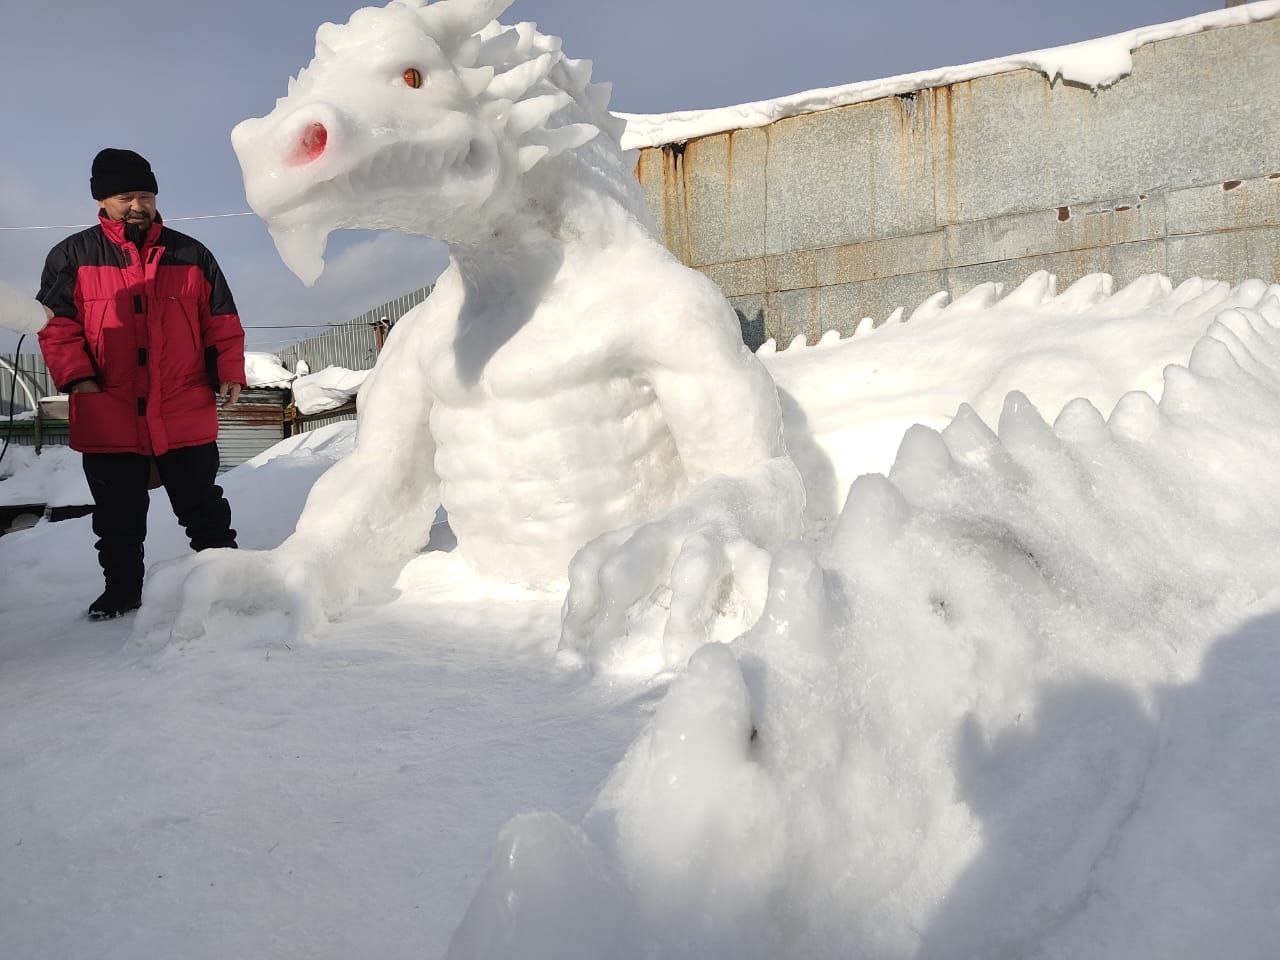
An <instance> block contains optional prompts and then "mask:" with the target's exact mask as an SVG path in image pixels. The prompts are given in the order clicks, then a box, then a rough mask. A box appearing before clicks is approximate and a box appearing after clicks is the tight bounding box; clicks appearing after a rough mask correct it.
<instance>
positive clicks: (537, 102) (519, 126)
mask: <svg viewBox="0 0 1280 960" xmlns="http://www.w3.org/2000/svg"><path fill="white" fill-rule="evenodd" d="M571 103H573V98H572V97H571V96H569V95H568V94H567V93H564V92H562V91H560V90H557V91H556V92H555V93H544V94H543V95H541V96H538V97H530V98H529V99H528V100H521V101H520V102H519V103H517V104H516V105H515V106H513V107H512V108H511V112H510V113H509V114H507V130H508V131H510V133H511V135H512V136H513V137H520V136H522V135H523V134H526V133H528V132H529V131H530V130H532V129H534V128H535V127H537V126H538V125H539V124H541V123H545V122H546V121H547V119H548V118H549V117H550V116H551V115H552V114H553V113H555V112H556V111H557V110H563V109H564V108H565V107H567V106H568V105H569V104H571Z"/></svg>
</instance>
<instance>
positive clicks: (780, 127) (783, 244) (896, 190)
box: [766, 97, 935, 254]
mask: <svg viewBox="0 0 1280 960" xmlns="http://www.w3.org/2000/svg"><path fill="white" fill-rule="evenodd" d="M766 130H767V132H768V135H769V163H768V171H767V173H768V209H767V217H768V226H767V238H766V252H768V253H771V254H772V253H789V252H791V251H793V250H808V249H812V248H814V247H829V246H843V245H845V244H850V243H857V242H860V241H863V240H872V239H876V238H880V237H891V236H898V235H901V234H909V233H922V232H927V231H930V230H932V229H933V228H934V225H935V216H934V210H933V197H932V193H931V191H930V190H929V189H928V181H929V170H928V162H929V160H928V150H927V148H926V140H927V130H926V128H925V123H924V121H923V119H922V118H921V117H920V116H919V112H918V110H917V109H916V106H915V102H914V100H909V99H904V98H901V97H888V98H887V99H884V100H876V101H873V102H871V103H863V104H857V105H855V106H851V107H841V108H839V109H835V110H826V111H823V112H821V113H814V114H807V115H805V116H801V117H795V118H793V119H790V120H780V121H778V122H777V123H775V124H773V125H772V126H770V127H767V128H766Z"/></svg>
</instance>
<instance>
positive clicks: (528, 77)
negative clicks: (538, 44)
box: [490, 53, 555, 100]
mask: <svg viewBox="0 0 1280 960" xmlns="http://www.w3.org/2000/svg"><path fill="white" fill-rule="evenodd" d="M554 62H555V55H554V54H550V53H544V54H542V56H540V57H535V58H534V59H532V60H526V61H525V62H524V63H522V64H520V65H519V66H516V67H512V68H511V69H510V70H508V71H506V72H505V73H500V74H498V76H497V77H496V78H494V81H493V84H492V86H491V87H490V92H491V93H492V95H493V96H495V97H502V98H503V99H506V100H519V99H520V98H521V97H523V96H524V95H525V94H526V93H528V92H529V91H530V90H531V89H532V88H533V86H534V84H536V83H538V82H539V81H540V80H542V79H544V78H545V77H546V76H547V74H548V73H550V72H551V67H552V65H553V64H554Z"/></svg>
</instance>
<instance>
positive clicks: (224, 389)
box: [218, 380, 241, 410]
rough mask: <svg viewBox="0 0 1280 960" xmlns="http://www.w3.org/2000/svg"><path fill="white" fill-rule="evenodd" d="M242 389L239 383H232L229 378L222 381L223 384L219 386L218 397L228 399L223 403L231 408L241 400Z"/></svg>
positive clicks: (225, 406)
mask: <svg viewBox="0 0 1280 960" xmlns="http://www.w3.org/2000/svg"><path fill="white" fill-rule="evenodd" d="M240 390H241V387H240V384H238V383H231V382H230V381H227V380H224V381H223V382H222V386H221V387H219V388H218V398H219V399H220V400H225V401H226V403H224V404H223V407H224V409H227V410H230V409H231V408H232V407H234V406H235V405H236V404H237V403H239V402H240Z"/></svg>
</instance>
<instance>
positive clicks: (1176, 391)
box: [449, 297, 1280, 960]
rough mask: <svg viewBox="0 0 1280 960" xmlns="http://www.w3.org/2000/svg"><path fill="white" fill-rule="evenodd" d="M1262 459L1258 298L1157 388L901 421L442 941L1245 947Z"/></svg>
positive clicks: (916, 948)
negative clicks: (814, 539)
mask: <svg viewBox="0 0 1280 960" xmlns="http://www.w3.org/2000/svg"><path fill="white" fill-rule="evenodd" d="M879 335H880V334H877V336H879ZM1278 460H1280V299H1276V298H1275V297H1267V298H1266V299H1265V300H1263V301H1262V302H1261V303H1260V304H1258V306H1257V307H1256V308H1249V307H1232V308H1230V309H1226V310H1223V311H1222V312H1220V313H1219V314H1218V315H1217V318H1216V319H1215V320H1214V321H1213V322H1212V323H1211V324H1210V325H1209V327H1208V330H1207V332H1205V334H1204V335H1203V336H1202V337H1200V338H1199V339H1198V340H1197V341H1196V342H1195V344H1194V347H1193V349H1192V350H1191V351H1190V360H1189V361H1188V362H1187V363H1186V364H1185V365H1170V366H1168V367H1167V368H1166V369H1165V371H1164V376H1163V384H1162V389H1161V391H1160V399H1159V401H1158V402H1157V401H1156V400H1154V399H1153V398H1152V396H1151V395H1149V394H1148V393H1146V392H1141V391H1134V392H1131V393H1128V394H1126V395H1125V396H1123V397H1122V398H1121V399H1120V401H1119V402H1118V403H1117V404H1116V406H1115V409H1114V410H1113V411H1112V413H1111V415H1110V417H1108V418H1104V417H1103V415H1102V414H1101V413H1100V412H1099V411H1098V409H1097V408H1096V407H1095V406H1094V405H1093V404H1091V403H1090V402H1089V401H1087V400H1085V399H1077V400H1074V401H1072V402H1071V403H1068V404H1066V406H1065V407H1064V408H1063V409H1062V411H1061V413H1059V414H1058V416H1057V418H1056V420H1055V422H1054V424H1053V426H1050V425H1049V424H1047V423H1046V422H1045V421H1044V420H1043V419H1042V418H1041V416H1040V413H1039V411H1038V410H1037V409H1036V407H1035V406H1034V405H1033V404H1032V403H1031V402H1030V401H1029V400H1028V399H1027V397H1026V396H1025V395H1023V394H1019V393H1016V392H1015V393H1010V394H1009V395H1008V396H1007V397H1006V398H1005V400H1004V404H1003V407H1002V409H1001V411H1000V415H999V419H998V422H996V424H995V429H994V430H993V429H991V427H990V426H988V424H987V423H986V422H984V420H983V419H982V418H981V417H980V416H979V415H978V414H977V413H976V412H975V411H974V409H973V408H972V407H970V406H967V405H966V406H963V407H961V409H960V411H959V413H958V414H957V415H956V416H955V418H954V419H952V420H951V421H950V423H948V424H947V425H946V427H945V428H944V429H943V430H942V431H941V432H939V431H936V430H933V429H929V428H927V427H924V426H915V427H912V428H911V429H910V430H908V431H907V433H906V435H905V436H904V437H903V438H902V442H901V446H900V449H899V451H898V454H897V457H896V459H895V461H894V463H893V466H892V468H891V470H890V471H889V474H888V476H887V477H886V476H884V475H878V474H871V475H866V476H863V477H861V478H859V479H858V480H857V482H856V483H854V484H853V487H852V489H851V490H850V492H849V495H848V499H847V502H846V504H845V506H844V509H843V510H842V511H841V513H840V516H839V518H838V521H837V523H836V525H835V527H834V530H833V531H832V535H831V537H830V538H829V539H828V540H827V541H825V542H823V543H822V544H820V545H817V546H810V545H805V544H801V543H795V544H792V545H790V546H789V547H787V548H785V549H784V550H782V551H780V552H778V553H777V554H776V555H775V556H774V559H773V565H772V570H771V572H770V583H769V587H768V593H767V599H766V603H765V610H764V614H763V615H762V616H761V618H760V620H759V622H758V623H757V624H756V626H755V627H754V628H753V629H752V630H751V631H750V632H749V633H747V634H746V635H745V636H743V637H742V638H741V639H739V640H738V641H736V642H735V643H733V644H732V645H710V646H707V647H704V648H702V649H701V650H699V651H698V652H697V653H696V654H695V655H694V656H693V657H692V659H691V660H690V662H689V665H688V668H687V670H686V672H685V673H684V674H683V675H682V676H680V677H679V678H678V679H677V680H676V681H675V682H674V683H673V684H672V686H671V688H670V691H669V693H668V695H667V697H666V699H665V700H664V701H663V702H662V703H661V705H660V706H659V708H658V710H657V712H656V715H655V716H654V718H653V721H652V722H651V724H650V726H649V728H648V729H647V730H646V732H645V733H644V734H643V735H642V736H641V737H640V738H639V739H638V740H637V741H636V742H635V743H634V744H633V746H632V747H631V749H630V750H629V751H628V753H627V755H626V757H625V758H624V759H623V761H622V762H621V763H620V764H619V766H618V767H617V768H616V769H615V770H614V772H613V773H612V775H611V776H610V777H609V779H608V780H607V782H606V783H605V784H604V785H603V787H602V789H601V791H600V793H599V796H598V798H597V800H596V802H595V804H594V807H593V809H592V811H591V812H590V813H589V814H588V816H587V817H586V818H585V820H584V821H583V823H582V825H581V826H580V827H573V826H570V825H569V824H567V823H564V822H563V821H557V820H556V819H555V818H553V817H550V816H549V815H547V816H539V817H524V818H520V819H517V820H515V821H513V822H512V823H511V824H510V825H509V826H508V828H507V830H506V831H505V832H504V833H503V835H502V838H501V839H500V842H499V847H498V850H497V853H496V856H495V860H494V865H493V867H492V868H491V869H490V871H489V874H488V876H487V877H486V878H485V880H484V882H483V883H482V884H481V887H480V891H479V893H478V894H477V898H476V900H475V901H474V902H473V904H472V906H471V909H470V910H469V911H468V913H467V916H466V918H465V919H464V921H463V923H462V925H461V926H460V928H459V929H458V931H457V933H456V934H455V937H454V940H453V944H452V948H451V950H450V954H449V956H450V957H452V958H454V960H462V958H481V957H484V958H494V957H510V956H529V955H538V956H565V957H577V956H583V957H585V956H597V955H603V954H602V953H601V950H604V951H605V952H607V953H608V955H610V956H617V957H675V956H681V957H687V956H708V955H714V956H735V957H760V958H773V957H780V956H804V957H821V956H831V957H835V956H840V957H848V956H859V957H878V958H886V957H978V956H981V957H1048V956H1089V957H1117V958H1119V957H1134V956H1151V957H1162V958H1165V957H1188V958H1192V957H1203V956H1210V955H1230V956H1247V957H1263V956H1266V955H1268V954H1269V951H1270V950H1271V943H1272V930H1273V924H1274V904H1275V898H1276V892H1277V890H1280V860H1277V858H1276V856H1275V837H1274V824H1275V823H1276V822H1278V820H1280V789H1277V788H1280V775H1278V774H1277V773H1276V770H1275V764H1274V763H1273V762H1271V759H1270V758H1271V756H1272V754H1273V752H1274V744H1275V742H1276V738H1277V736H1280V708H1278V707H1277V704H1280V644H1278V643H1277V642H1276V641H1277V639H1280V614H1277V612H1276V611H1277V609H1280V589H1278V588H1280V555H1277V553H1276V551H1275V546H1274V545H1275V543H1276V541H1277V538H1278V537H1280V502H1278V501H1277V500H1276V498H1275V496H1274V488H1275V482H1274V475H1275V468H1274V464H1275V463H1276V462H1278ZM1250 617H1252V618H1254V619H1253V620H1252V621H1250V620H1249V618H1250ZM547 891H562V892H564V893H565V894H566V897H565V898H561V897H556V896H548V895H546V892H547ZM584 891H587V892H589V893H590V896H587V895H586V894H585V893H584ZM581 903H589V905H590V909H580V905H581ZM526 944H532V945H534V946H535V947H536V954H530V953H529V952H528V951H527V950H525V949H524V945H526Z"/></svg>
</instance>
